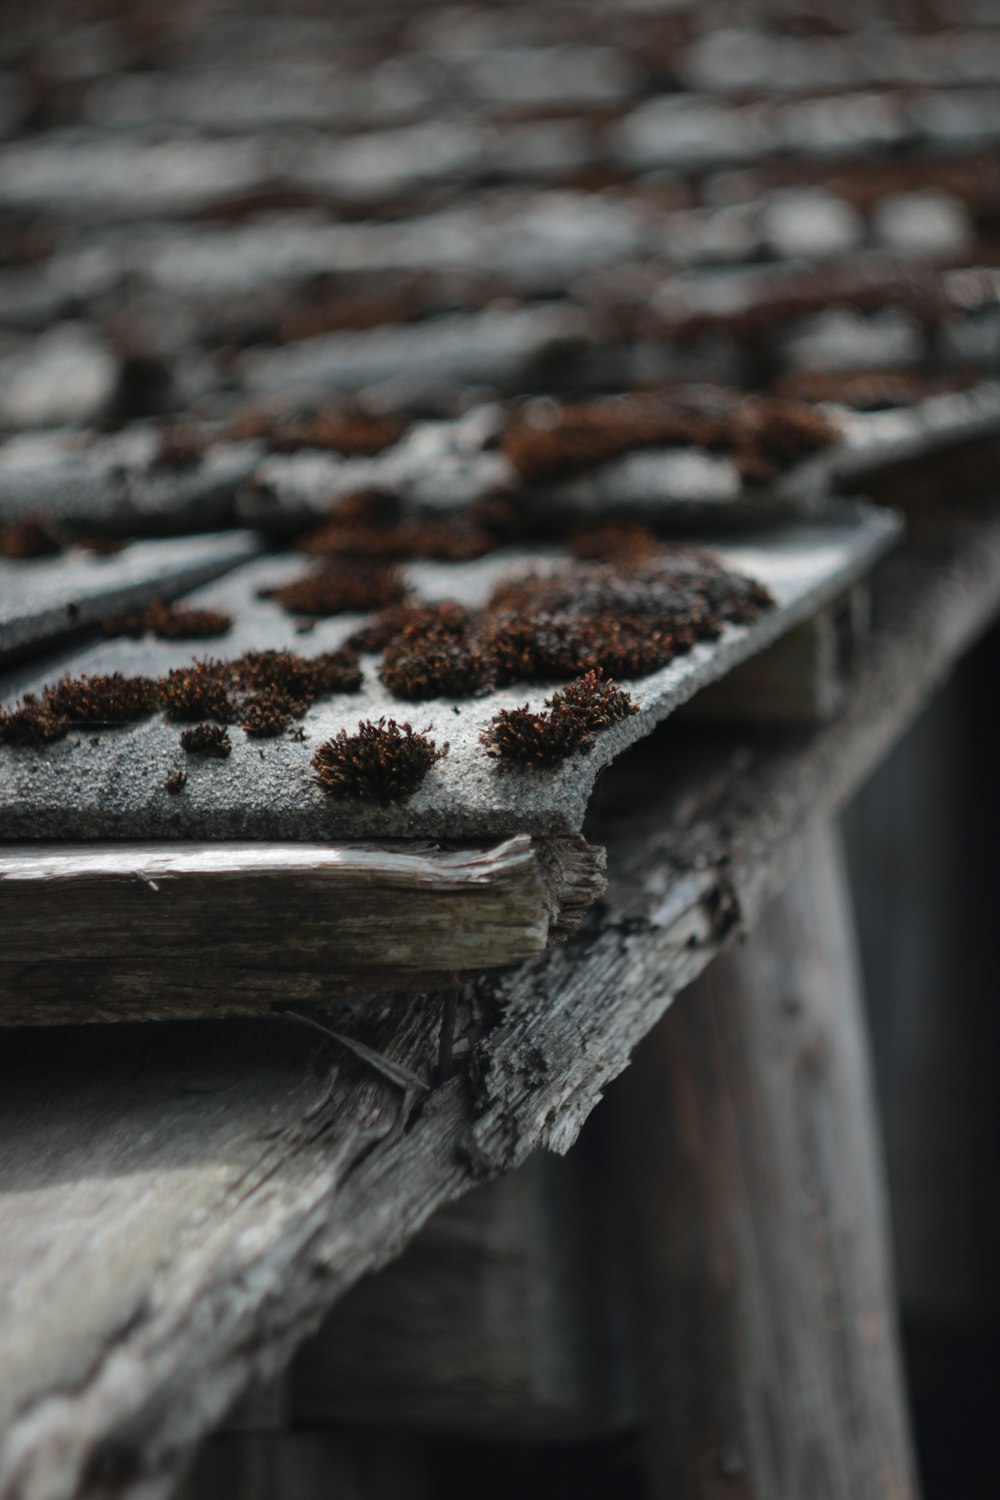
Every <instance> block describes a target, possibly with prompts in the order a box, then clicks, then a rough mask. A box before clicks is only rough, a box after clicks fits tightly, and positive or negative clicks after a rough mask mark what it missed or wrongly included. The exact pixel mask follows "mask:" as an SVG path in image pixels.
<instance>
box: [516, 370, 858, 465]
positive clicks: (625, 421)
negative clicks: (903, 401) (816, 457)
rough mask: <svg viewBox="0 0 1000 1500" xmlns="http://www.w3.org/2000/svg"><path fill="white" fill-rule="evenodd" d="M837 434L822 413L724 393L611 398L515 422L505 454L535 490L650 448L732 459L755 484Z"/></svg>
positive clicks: (768, 399) (771, 399) (769, 399)
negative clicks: (701, 450) (690, 450)
mask: <svg viewBox="0 0 1000 1500" xmlns="http://www.w3.org/2000/svg"><path fill="white" fill-rule="evenodd" d="M835 437H836V429H835V428H834V427H833V425H832V424H831V422H830V421H829V419H828V418H827V417H826V416H824V415H823V413H822V412H818V411H816V410H815V409H814V408H813V407H810V406H808V405H800V404H797V403H795V402H790V401H781V400H778V399H777V398H775V397H767V396H744V395H741V394H739V393H738V392H735V391H730V390H725V389H723V388H716V389H709V388H701V389H699V390H698V391H696V392H678V391H669V392H662V393H655V394H654V393H644V394H639V395H632V396H615V397H604V398H602V399H599V400H595V401H585V402H579V403H577V404H575V405H570V406H562V407H559V408H557V409H556V410H555V412H554V413H546V416H545V419H544V421H532V420H530V419H526V418H524V417H520V418H515V420H514V421H513V422H512V423H511V425H510V426H509V427H508V429H507V431H506V433H505V434H504V436H503V438H502V439H501V447H502V449H503V451H504V452H505V453H506V455H507V457H508V458H509V459H510V461H511V462H512V463H513V464H514V466H515V468H517V470H518V471H519V473H520V474H521V476H522V477H523V478H524V479H525V480H526V481H527V482H528V483H544V482H546V481H549V480H553V479H559V478H563V477H565V476H567V475H572V474H576V473H580V472H581V471H583V470H585V469H590V468H593V467H595V465H598V464H602V463H607V462H608V461H609V460H611V459H613V458H617V457H619V456H620V455H622V454H624V453H629V452H633V451H635V450H638V449H642V448H650V447H677V446H685V447H688V446H694V447H701V448H707V449H709V450H711V451H719V452H725V453H727V454H729V455H730V456H731V457H732V459H733V461H734V463H735V464H736V465H737V467H738V468H739V469H740V471H741V472H742V473H743V474H744V475H745V477H747V478H748V479H751V480H759V479H762V478H770V477H772V476H773V475H774V474H776V473H778V472H780V470H781V469H782V468H784V467H785V466H786V465H787V464H789V463H791V462H794V460H796V459H797V458H799V457H802V456H803V455H805V454H807V453H812V452H814V451H816V450H817V449H819V448H822V447H825V446H826V445H827V444H829V443H831V442H832V441H833V440H834V438H835Z"/></svg>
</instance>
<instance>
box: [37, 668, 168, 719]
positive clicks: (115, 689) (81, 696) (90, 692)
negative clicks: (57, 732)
mask: <svg viewBox="0 0 1000 1500" xmlns="http://www.w3.org/2000/svg"><path fill="white" fill-rule="evenodd" d="M43 696H44V698H45V701H46V703H47V704H48V705H49V707H50V708H51V710H52V712H53V713H55V714H56V715H58V716H59V717H60V718H64V719H66V720H67V721H68V722H69V724H70V726H71V727H72V726H73V725H76V724H96V725H103V726H105V727H108V728H118V727H119V726H121V725H124V724H134V723H137V722H138V721H139V720H141V719H147V718H148V717H149V715H150V714H152V713H155V712H156V710H157V709H158V708H159V706H160V687H159V683H158V682H155V681H154V680H153V679H152V678H150V677H125V676H123V674H122V673H121V672H111V673H109V674H108V675H107V676H96V677H90V676H88V675H87V674H86V673H84V674H82V675H81V676H80V677H64V678H63V679H62V681H61V682H57V683H56V685H55V686H54V687H51V688H46V689H45V692H44V695H43Z"/></svg>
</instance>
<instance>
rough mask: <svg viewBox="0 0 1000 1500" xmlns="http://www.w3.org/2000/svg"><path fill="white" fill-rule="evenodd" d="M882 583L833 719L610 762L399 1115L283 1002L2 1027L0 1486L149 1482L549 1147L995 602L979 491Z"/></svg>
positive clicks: (672, 743) (396, 1039) (379, 1033)
mask: <svg viewBox="0 0 1000 1500" xmlns="http://www.w3.org/2000/svg"><path fill="white" fill-rule="evenodd" d="M880 585H881V587H880V590H879V593H878V595H877V601H876V603H877V607H876V621H875V631H874V635H873V641H872V652H871V656H870V659H869V664H868V666H867V668H866V670H865V672H864V674H863V676H862V679H861V681H860V682H859V684H858V686H857V689H856V692H855V694H854V696H853V698H852V701H851V704H850V705H849V707H848V709H847V710H846V712H845V713H844V714H843V715H842V716H841V717H840V718H839V719H838V720H837V721H836V723H834V724H833V725H830V726H827V727H826V728H823V729H820V730H814V731H812V732H809V733H806V734H788V735H785V736H776V735H775V734H774V732H773V731H769V732H768V734H767V735H766V736H763V737H761V738H759V739H755V738H754V737H753V736H752V735H750V734H749V733H746V734H743V735H741V736H740V738H739V739H738V740H735V741H734V739H733V737H732V735H727V736H725V737H722V738H721V739H719V738H717V737H716V738H713V737H712V736H711V735H709V734H706V733H700V734H698V735H692V734H682V733H680V731H679V730H678V729H677V727H676V726H674V728H673V729H672V731H671V732H670V733H669V734H668V735H667V736H666V737H661V738H660V739H659V740H658V741H657V743H656V744H652V743H650V744H649V745H648V746H647V747H640V748H639V749H638V750H637V751H636V753H635V754H634V756H633V757H631V759H630V762H629V764H628V766H627V767H624V766H623V767H622V769H621V772H620V774H619V773H615V772H612V773H609V779H608V789H607V794H606V795H607V801H606V803H605V807H604V812H605V818H606V820H607V825H609V826H610V827H611V828H612V829H613V830H614V837H613V838H611V839H609V844H610V846H611V850H612V862H611V863H612V885H611V890H610V892H609V896H608V900H607V902H606V905H605V907H604V909H603V910H602V913H601V917H600V920H599V921H596V922H595V924H594V926H593V928H592V929H591V930H590V931H589V933H588V934H587V935H586V936H585V937H581V938H580V939H578V940H577V941H576V942H574V943H572V944H570V945H567V946H566V947H563V948H560V949H556V950H553V952H552V953H551V954H550V955H547V956H546V957H544V958H542V959H537V960H533V961H532V962H531V963H529V964H528V965H527V966H526V967H525V968H524V969H523V970H522V971H519V973H518V974H517V975H516V976H513V977H512V978H510V979H508V980H507V981H505V982H502V983H492V984H490V985H489V986H486V987H485V988H484V991H481V992H480V995H479V999H478V1001H476V1004H477V1005H478V1006H480V1007H483V1009H481V1010H480V1011H479V1012H478V1014H479V1018H480V1019H479V1024H480V1026H481V1025H482V1022H483V1020H484V1018H485V1017H486V1016H489V1015H495V1011H494V1010H493V1009H492V1007H493V1006H494V1005H495V1004H496V1003H500V1004H501V1005H502V1007H503V1011H502V1019H501V1021H500V1023H499V1025H496V1026H494V1027H493V1028H492V1029H491V1030H490V1031H489V1033H488V1035H482V1034H480V1036H479V1039H478V1040H477V1041H476V1042H475V1043H474V1046H473V1048H472V1054H471V1058H470V1063H469V1071H468V1075H467V1077H468V1082H467V1081H466V1079H465V1078H463V1077H454V1078H452V1079H451V1080H450V1081H449V1082H447V1083H445V1084H444V1085H443V1086H441V1087H439V1088H437V1089H435V1090H434V1092H433V1093H432V1094H431V1096H430V1098H429V1099H428V1101H427V1103H426V1104H425V1106H424V1108H423V1110H422V1112H421V1113H420V1114H419V1117H417V1118H414V1119H413V1120H412V1121H411V1125H410V1129H409V1130H408V1131H407V1132H406V1133H405V1134H404V1135H402V1136H399V1135H398V1134H397V1135H395V1138H394V1139H392V1140H388V1139H383V1140H382V1141H381V1143H379V1141H378V1140H377V1137H378V1136H379V1135H380V1134H382V1133H383V1132H386V1131H389V1132H392V1128H393V1122H394V1120H395V1118H396V1111H397V1101H396V1099H395V1097H394V1095H393V1094H392V1092H391V1091H390V1090H389V1089H388V1087H387V1086H386V1085H385V1084H384V1083H383V1082H382V1081H369V1080H368V1079H367V1078H366V1079H364V1080H363V1081H362V1078H361V1075H360V1074H359V1073H357V1072H356V1071H355V1064H354V1062H353V1061H352V1060H350V1059H349V1058H348V1057H347V1055H346V1054H344V1055H342V1054H340V1053H339V1052H336V1051H335V1050H334V1048H333V1045H332V1044H331V1045H330V1047H329V1048H324V1047H323V1046H322V1044H321V1043H320V1042H318V1040H317V1039H316V1037H315V1035H314V1033H313V1032H311V1031H307V1030H306V1029H305V1028H304V1027H303V1028H301V1030H298V1029H295V1028H293V1027H292V1025H291V1024H290V1023H285V1025H284V1026H277V1027H276V1026H275V1025H274V1024H271V1025H269V1026H267V1027H262V1026H261V1024H260V1023H248V1024H243V1023H240V1022H229V1023H226V1024H225V1025H218V1026H212V1025H208V1024H199V1025H198V1026H178V1027H173V1026H166V1027H157V1028H155V1032H154V1030H153V1029H152V1028H117V1027H116V1028H111V1029H107V1028H90V1029H86V1028H85V1029H83V1030H82V1031H81V1030H78V1029H74V1030H65V1031H63V1032H56V1033H51V1032H50V1033H47V1034H45V1035H44V1036H42V1035H41V1034H40V1033H38V1032H33V1031H29V1032H24V1033H21V1034H19V1035H14V1036H11V1037H8V1039H7V1041H6V1042H5V1046H4V1049H3V1053H2V1055H0V1076H2V1087H0V1111H2V1112H3V1121H2V1127H3V1128H2V1129H0V1183H2V1193H0V1225H2V1237H0V1243H2V1244H3V1256H4V1276H3V1278H2V1280H0V1350H2V1355H0V1359H2V1371H3V1379H2V1380H0V1402H2V1406H0V1431H2V1432H3V1433H4V1439H3V1442H2V1445H0V1495H2V1496H3V1497H4V1500H8V1497H11V1500H13V1497H17V1500H23V1497H24V1496H25V1495H30V1496H31V1497H32V1500H64V1497H66V1500H68V1497H70V1496H74V1497H79V1496H88V1497H89V1496H91V1495H95V1496H96V1495H98V1494H100V1493H102V1492H105V1493H106V1490H107V1486H108V1484H109V1483H111V1482H114V1483H115V1484H116V1485H117V1487H118V1490H119V1493H120V1494H122V1495H127V1496H128V1497H129V1500H148V1497H154V1496H155V1497H162V1496H165V1495H166V1494H167V1492H168V1490H169V1487H170V1485H171V1483H172V1480H173V1477H174V1476H175V1475H176V1472H177V1469H178V1466H179V1464H180V1463H181V1462H182V1461H183V1460H184V1458H185V1457H186V1455H187V1453H188V1452H189V1451H190V1447H191V1445H192V1444H193V1443H194V1442H195V1441H196V1440H197V1438H199V1437H200V1436H201V1435H203V1434H204V1433H205V1432H206V1431H207V1430H209V1429H210V1428H211V1427H212V1426H213V1425H214V1424H215V1423H216V1422H217V1421H218V1420H219V1419H220V1418H221V1417H222V1415H223V1413H224V1412H225V1411H226V1409H227V1408H228V1407H229V1405H230V1404H231V1403H232V1401H233V1399H234V1397H235V1396H236V1395H237V1394H238V1393H239V1391H240V1390H241V1389H243V1388H244V1387H245V1386H247V1385H248V1384H249V1383H250V1382H251V1381H252V1380H255V1379H257V1378H258V1377H261V1376H266V1375H268V1374H271V1373H275V1372H276V1371H277V1370H278V1369H279V1368H280V1367H281V1366H282V1364H283V1363H284V1361H285V1360H286V1359H287V1357H288V1355H289V1354H290V1353H291V1350H292V1349H293V1348H294V1346H295V1345H296V1344H297V1343H299V1342H301V1340H302V1338H303V1337H304V1336H305V1335H306V1334H307V1333H309V1332H311V1331H312V1330H313V1329H315V1327H316V1326H317V1324H318V1322H319V1319H320V1315H321V1314H322V1313H323V1312H325V1311H326V1310H328V1309H329V1308H330V1307H331V1306H332V1305H333V1304H334V1303H335V1302H336V1301H337V1300H338V1298H339V1297H340V1296H341V1295H342V1294H343V1293H344V1292H345V1291H346V1290H347V1288H348V1287H349V1286H351V1285H352V1284H354V1283H355V1282H356V1281H357V1280H358V1278H359V1277H360V1276H361V1275H363V1274H364V1273H365V1272H366V1271H368V1270H370V1269H371V1268H372V1267H373V1266H375V1265H380V1264H384V1263H385V1262H386V1261H387V1260H389V1259H390V1258H391V1257H392V1256H393V1255H394V1254H395V1253H397V1252H398V1250H399V1249H400V1248H401V1247H402V1245H403V1244H404V1243H405V1242H406V1240H407V1239H409V1238H410V1237H411V1236H412V1235H413V1234H414V1233H415V1231H416V1230H417V1229H418V1228H419V1227H420V1226H421V1225H422V1224H423V1223H424V1221H425V1220H426V1219H427V1217H428V1216H429V1215H430V1213H431V1212H432V1211H433V1210H434V1209H435V1208H437V1207H438V1206H439V1205H440V1204H442V1203H443V1202H445V1201H447V1200H449V1199H451V1198H453V1197H455V1196H457V1195H458V1194H460V1193H461V1192H462V1191H463V1190H465V1189H466V1188H467V1187H468V1186H469V1185H470V1184H471V1183H472V1181H474V1180H475V1179H476V1178H477V1177H479V1176H484V1175H485V1176H489V1175H492V1174H495V1173H499V1172H501V1171H504V1170H507V1169H510V1168H512V1167H514V1166H515V1165H517V1164H518V1163H519V1162H520V1161H523V1160H524V1159H526V1157H527V1156H528V1154H529V1153H530V1152H531V1151H533V1150H536V1149H537V1148H538V1147H539V1146H546V1147H548V1148H550V1149H555V1150H560V1151H564V1150H566V1149H567V1147H568V1146H569V1145H570V1144H571V1143H572V1141H573V1140H574V1138H575V1136H576V1134H577V1131H578V1130H579V1127H580V1125H581V1123H582V1121H583V1120H584V1118H585V1117H586V1116H587V1114H588V1113H589V1112H590V1110H591V1109H592V1108H593V1106H594V1104H595V1103H596V1102H597V1100H598V1098H599V1097H600V1093H601V1090H602V1089H603V1088H604V1087H605V1086H606V1085H607V1084H608V1083H609V1082H610V1080H611V1079H612V1078H613V1077H614V1076H615V1075H616V1074H618V1073H619V1072H621V1071H622V1070H623V1069H624V1068H625V1066H626V1065H627V1061H628V1058H629V1054H630V1051H631V1049H632V1048H633V1047H634V1045H635V1044H636V1043H637V1042H638V1041H639V1039H640V1038H641V1036H642V1035H644V1034H645V1033H646V1032H647V1031H648V1030H649V1029H650V1028H651V1026H652V1025H653V1024H654V1023H655V1022H656V1020H658V1019H659V1017H660V1016H661V1015H662V1014H663V1012H664V1010H665V1009H666V1007H667V1005H668V1004H669V1001H670V998H671V997H672V995H673V994H675V993H676V992H677V990H679V989H680V988H682V987H683V986H684V985H685V984H687V983H689V982H690V981H691V980H692V979H693V978H695V977H696V975H697V974H698V973H699V972H700V971H701V969H702V968H704V966H705V965H706V964H707V962H708V961H709V959H710V958H711V957H712V956H713V955H714V954H715V953H716V952H717V951H718V950H719V948H720V946H721V945H722V944H723V943H724V941H725V939H726V936H727V935H728V934H730V933H731V932H732V929H733V926H734V923H735V922H737V921H738V919H739V916H740V915H741V914H742V916H743V918H744V920H746V921H748V922H752V921H753V919H754V917H755V916H756V914H757V913H758V911H759V910H760V909H761V907H762V905H763V903H764V901H765V899H766V897H767V895H768V893H769V892H771V891H773V890H774V889H776V888H778V887H780V885H781V883H782V882H783V881H784V880H785V878H786V877H787V875H788V874H789V873H790V870H791V868H793V866H794V861H795V858H796V853H797V849H798V848H799V847H800V845H801V839H802V836H803V833H804V830H805V829H806V828H807V827H808V826H809V825H810V824H811V823H812V822H813V821H814V820H818V819H822V818H826V817H829V816H830V814H831V813H832V811H833V810H834V809H835V808H836V806H837V805H838V804H839V803H840V802H842V801H843V799H844V798H845V797H846V796H848V795H849V794H850V792H851V791H852V790H853V789H854V788H855V787H856V786H857V785H858V783H859V781H860V780H862V779H863V778H864V776H865V775H866V774H867V773H868V771H869V770H870V769H871V767H872V765H873V764H874V763H875V762H877V760H878V759H879V758H880V757H881V755H882V754H884V752H885V750H886V748H887V747H888V745H889V744H891V743H892V741H893V740H894V739H895V738H896V737H897V736H898V735H899V733H900V732H901V730H902V728H903V727H904V726H905V725H906V724H907V723H909V722H910V721H911V720H912V718H913V717H914V716H915V714H916V713H917V712H918V711H919V709H920V707H921V705H922V704H923V703H924V702H925V700H926V698H927V696H928V694H929V693H930V692H931V691H932V690H933V688H934V687H935V685H936V684H937V683H938V682H939V681H940V680H941V678H942V677H943V676H944V675H945V674H946V673H947V671H948V670H949V669H950V667H951V665H952V664H953V663H954V661H955V659H956V657H957V656H958V655H959V654H960V653H961V652H962V651H963V650H964V649H965V647H966V646H967V645H968V644H969V642H970V640H971V639H972V638H974V636H975V635H976V634H977V633H978V632H979V631H980V630H982V628H983V627H984V625H985V624H986V623H987V622H988V621H989V620H990V619H991V618H993V617H994V615H995V614H996V610H997V599H998V597H1000V521H998V520H997V519H996V518H995V517H994V518H993V519H991V520H990V521H985V520H984V521H983V522H982V523H981V524H979V525H977V526H974V527H970V528H969V529H968V531H967V532H966V533H965V535H964V539H963V538H962V537H959V538H958V539H956V541H955V542H954V544H951V545H948V544H945V543H943V542H942V543H939V544H938V545H937V546H936V547H935V548H934V549H932V550H931V551H929V552H927V553H922V552H921V550H920V549H919V548H915V547H914V548H910V549H908V550H906V551H905V552H902V553H900V554H899V555H898V556H897V557H896V558H894V559H890V560H889V561H888V562H887V563H886V564H884V565H883V568H882V570H881V576H880ZM665 752H666V753H667V754H668V755H669V758H670V763H671V767H672V777H671V783H670V787H669V788H665V786H664V782H663V774H662V766H663V759H664V754H665ZM616 779H617V791H616V790H615V786H614V782H615V781H616ZM598 827H599V825H598V824H597V823H596V821H595V830H594V831H595V833H596V832H597V829H598ZM379 1014H380V1018H376V1017H375V1016H374V1015H373V1014H371V1013H369V1015H368V1018H367V1021H366V1023H365V1027H364V1029H363V1034H364V1036H365V1039H366V1040H367V1041H368V1042H369V1043H370V1044H371V1045H373V1046H376V1047H380V1048H381V1050H382V1051H384V1052H388V1053H389V1054H390V1055H391V1056H392V1057H393V1058H395V1059H397V1060H399V1061H402V1062H405V1063H407V1064H408V1065H409V1066H411V1067H414V1068H417V1069H419V1070H421V1071H423V1074H424V1076H425V1077H426V1076H428V1071H429V1066H430V1064H429V1059H430V1058H431V1057H432V1056H433V1055H434V1054H435V1053H436V1050H437V1031H438V1021H439V1005H438V1004H436V1003H431V1004H428V1005H424V1006H421V1005H412V1004H411V1005H401V1006H398V1007H397V1008H396V1009H395V1010H394V1011H393V1010H392V1009H386V1010H384V1011H381V1012H380V1013H379ZM357 1025H358V1027H359V1028H362V1023H361V1021H360V1019H359V1021H358V1023H357ZM345 1029H346V1027H345ZM356 1034H362V1032H361V1030H359V1031H358V1032H356ZM470 1085H471V1091H470Z"/></svg>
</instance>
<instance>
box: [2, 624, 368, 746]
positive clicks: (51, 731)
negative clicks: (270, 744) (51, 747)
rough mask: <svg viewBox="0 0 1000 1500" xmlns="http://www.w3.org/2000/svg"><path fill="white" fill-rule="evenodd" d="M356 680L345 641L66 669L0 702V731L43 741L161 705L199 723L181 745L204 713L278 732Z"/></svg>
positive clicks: (178, 718)
mask: <svg viewBox="0 0 1000 1500" xmlns="http://www.w3.org/2000/svg"><path fill="white" fill-rule="evenodd" d="M361 680H362V679H361V667H360V665H359V661H358V653H357V651H356V650H354V649H353V648H351V647H347V646H344V647H341V648H340V649H339V650H337V651H327V652H325V653H323V654H322V655H320V656H316V657H313V658H312V659H308V658H306V657H302V656H297V655H296V654H295V653H294V652H291V651H248V652H246V653H245V654H244V655H243V656H241V657H239V658H237V660H235V661H231V662H222V661H214V660H212V659H207V660H204V661H196V662H193V663H192V664H191V665H190V666H187V667H177V668H175V669H174V670H173V671H171V672H168V673H167V675H166V676H165V677H161V678H159V679H156V680H154V679H151V678H147V677H123V676H122V674H121V673H119V672H115V673H112V674H111V675H110V676H107V677H87V676H82V677H77V678H69V677H67V678H65V679H64V680H63V681H62V682H59V683H57V684H56V685H55V686H54V687H49V688H46V689H45V690H44V691H43V693H42V694H41V696H39V695H37V694H34V693H26V694H25V696H24V698H23V699H22V701H21V702H20V703H19V704H18V705H17V706H16V707H14V708H13V709H10V710H2V709H0V739H2V740H4V741H6V742H7V743H8V744H20V745H46V744H49V743H51V742H53V741H55V740H59V739H62V738H64V736H65V735H66V734H68V733H69V731H70V730H71V729H72V728H73V727H74V726H76V725H82V724H86V725H91V726H93V727H95V728H115V727H117V726H119V725H123V724H131V723H135V722H137V721H138V720H140V719H143V718H147V717H148V716H149V715H150V714H152V713H155V712H156V710H157V709H161V708H162V709H163V710H164V711H165V713H166V715H167V718H168V719H171V720H173V721H175V722H179V723H193V724H196V730H195V731H192V732H191V734H192V735H193V738H192V739H191V741H190V744H189V743H188V742H187V740H186V739H185V737H184V736H182V743H183V744H184V746H185V749H189V748H192V747H193V746H196V745H197V741H198V739H199V738H200V737H202V735H203V731H205V730H206V728H207V727H209V726H208V723H207V721H209V720H211V721H214V722H215V723H216V724H237V723H238V724H240V726H241V727H242V728H243V729H245V730H246V732H247V733H248V734H253V735H275V734H280V733H281V732H282V730H284V729H285V728H287V726H288V725H289V724H290V723H291V721H292V720H293V719H300V718H302V716H303V715H304V714H305V713H306V711H307V710H308V709H309V707H310V706H311V704H312V703H313V702H314V701H315V700H316V699H317V698H324V697H329V696H331V695H332V694H334V693H353V692H357V690H358V688H359V687H360V686H361ZM213 733H215V731H213ZM217 735H218V736H221V735H222V731H221V729H220V730H218V731H217ZM220 742H221V741H220ZM226 743H227V744H228V740H226ZM198 748H201V747H200V746H198Z"/></svg>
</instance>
